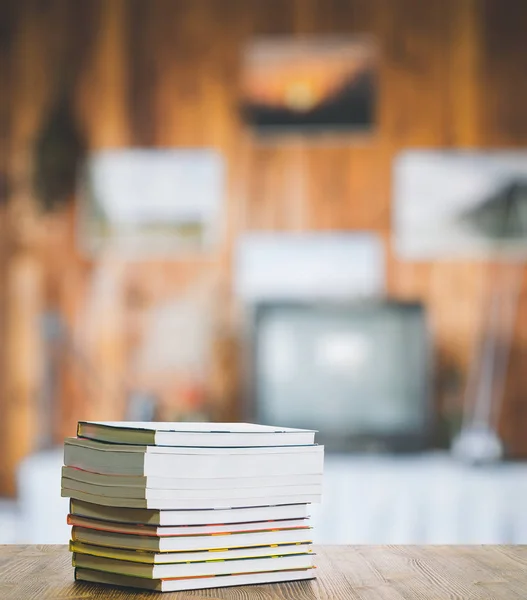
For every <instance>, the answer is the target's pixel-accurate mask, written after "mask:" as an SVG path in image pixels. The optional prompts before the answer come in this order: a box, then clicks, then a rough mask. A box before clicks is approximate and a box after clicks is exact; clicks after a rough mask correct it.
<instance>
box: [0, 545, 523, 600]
mask: <svg viewBox="0 0 527 600" xmlns="http://www.w3.org/2000/svg"><path fill="white" fill-rule="evenodd" d="M316 553H317V565H318V569H317V579H316V580H315V581H310V582H299V583H283V584H276V585H260V586H242V587H232V588H223V589H221V588H218V589H211V590H202V591H201V590H196V591H191V592H178V593H168V594H164V595H163V596H162V597H163V598H166V599H167V600H170V599H171V598H172V599H174V600H175V599H176V598H177V599H179V600H181V599H183V598H196V599H198V598H208V599H209V600H211V599H216V600H219V599H225V600H249V599H258V600H370V599H371V600H373V599H375V600H377V599H380V600H438V599H443V598H449V599H450V600H456V599H459V600H516V599H523V598H525V590H526V589H527V547H524V546H327V547H317V548H316ZM0 597H1V598H2V600H33V599H34V600H57V599H59V598H60V599H62V600H95V599H101V600H102V599H105V600H125V599H126V598H134V600H142V599H146V598H148V599H149V600H150V599H152V598H155V597H160V596H159V595H158V594H156V593H154V592H141V591H137V592H136V591H133V592H132V591H130V590H126V589H120V588H114V587H109V586H103V585H99V584H88V583H82V582H74V581H73V568H72V566H71V555H70V554H69V552H68V550H67V548H66V547H65V546H0Z"/></svg>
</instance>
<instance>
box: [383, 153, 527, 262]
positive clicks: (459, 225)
mask: <svg viewBox="0 0 527 600" xmlns="http://www.w3.org/2000/svg"><path fill="white" fill-rule="evenodd" d="M393 220H394V223H393V225H394V245H395V251H396V253H397V255H398V256H399V257H400V258H404V259H408V260H414V261H426V260H437V259H442V258H444V259H452V258H459V259H487V260H488V259H490V260H491V259H494V258H506V259H521V260H525V259H526V258H527V152H518V151H462V150H413V151H407V152H404V153H402V154H401V155H400V156H399V157H398V158H397V159H396V161H395V166H394V195H393Z"/></svg>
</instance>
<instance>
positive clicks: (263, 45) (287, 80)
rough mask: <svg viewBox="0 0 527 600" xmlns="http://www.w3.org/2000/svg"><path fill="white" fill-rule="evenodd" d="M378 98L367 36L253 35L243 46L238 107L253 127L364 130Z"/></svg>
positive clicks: (373, 54)
mask: <svg viewBox="0 0 527 600" xmlns="http://www.w3.org/2000/svg"><path fill="white" fill-rule="evenodd" d="M376 97H377V51H376V46H375V44H374V42H373V40H372V39H371V38H370V37H366V36H352V37H315V38H299V39H294V38H291V37H270V38H257V39H254V40H253V41H252V42H250V43H249V44H248V45H247V46H246V48H245V53H244V57H243V67H242V103H241V110H242V115H243V118H244V120H245V122H246V123H247V124H249V125H250V126H251V127H253V128H255V129H257V130H261V131H266V132H273V131H275V132H280V131H284V130H291V131H299V130H300V131H302V130H308V131H325V130H337V131H338V130H352V131H358V132H366V133H367V132H370V131H371V130H372V129H373V127H374V124H375V109H376Z"/></svg>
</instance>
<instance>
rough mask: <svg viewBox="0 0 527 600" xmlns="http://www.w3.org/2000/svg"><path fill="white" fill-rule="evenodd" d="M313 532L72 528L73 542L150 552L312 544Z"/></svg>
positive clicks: (298, 530) (307, 530)
mask: <svg viewBox="0 0 527 600" xmlns="http://www.w3.org/2000/svg"><path fill="white" fill-rule="evenodd" d="M311 538H312V529H305V528H302V529H283V530H280V529H279V530H277V531H255V532H250V533H221V534H215V535H189V536H175V537H151V536H147V535H130V534H127V533H113V532H110V531H98V530H95V529H87V528H85V527H72V529H71V539H72V540H73V541H74V542H84V543H85V544H94V545H95V546H107V547H111V548H130V549H133V550H147V551H150V552H190V551H192V550H201V551H203V550H213V549H217V548H219V549H224V550H225V549H230V548H246V547H249V546H270V545H273V544H296V543H302V544H310V543H311V542H312V539H311Z"/></svg>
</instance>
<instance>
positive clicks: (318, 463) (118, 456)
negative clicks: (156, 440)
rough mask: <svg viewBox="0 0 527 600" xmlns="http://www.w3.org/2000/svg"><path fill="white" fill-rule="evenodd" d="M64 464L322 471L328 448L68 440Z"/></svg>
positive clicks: (106, 469)
mask: <svg viewBox="0 0 527 600" xmlns="http://www.w3.org/2000/svg"><path fill="white" fill-rule="evenodd" d="M64 463H65V465H66V466H68V467H76V468H78V469H83V470H85V471H93V472H96V473H105V474H118V475H146V476H156V477H173V478H178V477H183V478H196V479H202V478H221V477H230V478H235V477H259V476H262V477H272V476H285V475H306V474H308V475H313V474H321V473H322V472H323V466H324V447H323V446H318V445H311V446H279V447H267V448H175V447H169V446H131V445H118V444H107V443H103V442H96V441H93V440H84V439H80V438H67V439H66V441H65V444H64Z"/></svg>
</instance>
